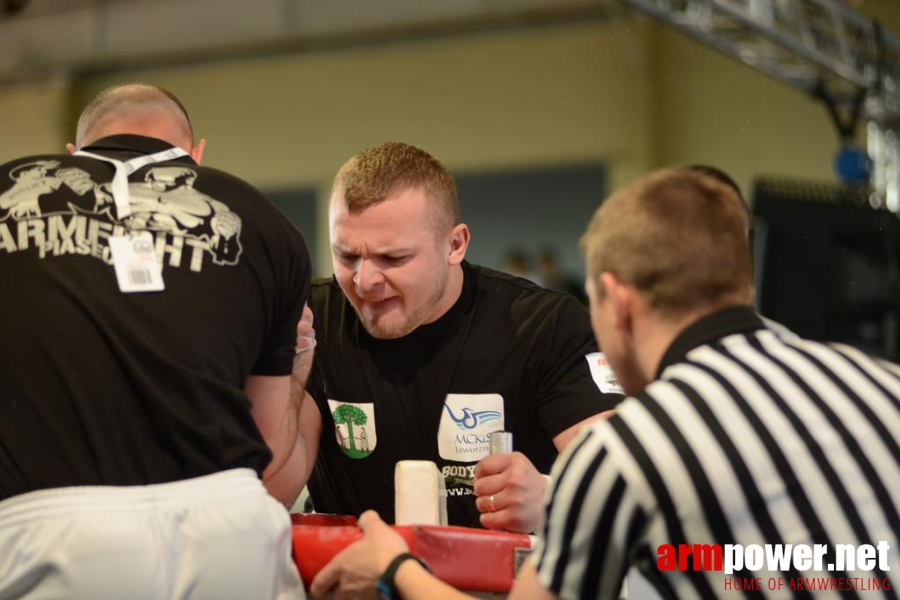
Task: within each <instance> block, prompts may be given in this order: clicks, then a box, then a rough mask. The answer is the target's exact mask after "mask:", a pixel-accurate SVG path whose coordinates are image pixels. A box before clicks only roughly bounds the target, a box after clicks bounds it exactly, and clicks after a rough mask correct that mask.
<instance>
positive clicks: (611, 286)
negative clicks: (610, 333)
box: [600, 271, 635, 331]
mask: <svg viewBox="0 0 900 600" xmlns="http://www.w3.org/2000/svg"><path fill="white" fill-rule="evenodd" d="M600 283H601V284H602V286H603V288H602V289H603V291H604V293H605V294H606V297H607V302H609V306H610V310H611V311H612V316H613V324H614V325H615V327H616V329H618V330H620V331H629V330H631V325H632V319H633V317H634V308H635V307H634V300H635V298H634V289H633V288H631V286H629V285H627V284H625V283H623V282H621V281H620V280H619V279H618V278H617V277H616V276H615V275H613V274H612V273H610V272H608V271H604V272H603V273H600Z"/></svg>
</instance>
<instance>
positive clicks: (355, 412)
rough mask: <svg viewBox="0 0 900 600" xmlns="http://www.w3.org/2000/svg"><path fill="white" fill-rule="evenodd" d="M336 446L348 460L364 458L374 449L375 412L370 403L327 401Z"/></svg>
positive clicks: (376, 439) (375, 439)
mask: <svg viewBox="0 0 900 600" xmlns="http://www.w3.org/2000/svg"><path fill="white" fill-rule="evenodd" d="M328 407H329V408H330V409H331V418H332V419H334V435H335V438H336V439H337V443H338V446H340V447H341V450H343V451H344V454H346V455H347V456H349V457H350V458H365V457H367V456H368V455H370V454H371V453H372V451H373V450H374V449H375V444H376V443H377V442H378V438H377V436H376V433H375V410H374V405H372V404H371V403H363V404H357V403H347V402H340V401H339V400H330V399H329V400H328Z"/></svg>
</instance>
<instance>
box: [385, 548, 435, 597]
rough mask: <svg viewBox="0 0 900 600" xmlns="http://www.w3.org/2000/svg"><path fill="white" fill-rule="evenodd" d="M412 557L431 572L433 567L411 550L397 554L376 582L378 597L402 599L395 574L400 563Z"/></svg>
mask: <svg viewBox="0 0 900 600" xmlns="http://www.w3.org/2000/svg"><path fill="white" fill-rule="evenodd" d="M410 559H412V560H414V561H416V562H417V563H419V564H420V565H422V568H423V569H425V570H426V571H428V572H429V573H431V569H430V568H428V565H427V564H426V563H425V561H424V560H422V559H421V558H419V557H417V556H413V555H412V554H410V553H409V552H404V553H403V554H399V555H397V556H396V557H394V560H392V561H391V564H389V565H388V567H387V569H385V570H384V573H382V574H381V577H379V578H378V581H376V582H375V591H376V592H378V597H379V598H381V600H400V595H399V594H398V593H397V586H396V584H395V583H394V576H395V575H396V574H397V569H399V568H400V565H402V564H403V563H404V562H406V561H407V560H410Z"/></svg>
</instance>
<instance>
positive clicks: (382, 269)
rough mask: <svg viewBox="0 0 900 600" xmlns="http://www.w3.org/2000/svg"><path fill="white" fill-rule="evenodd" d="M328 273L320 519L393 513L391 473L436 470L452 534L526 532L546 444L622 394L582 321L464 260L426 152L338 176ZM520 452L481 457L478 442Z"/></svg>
mask: <svg viewBox="0 0 900 600" xmlns="http://www.w3.org/2000/svg"><path fill="white" fill-rule="evenodd" d="M329 225H330V234H331V248H332V255H333V256H332V258H333V265H334V272H335V275H334V277H333V278H330V279H324V280H319V281H314V284H313V291H312V303H313V312H314V314H315V318H316V324H317V331H318V334H319V339H318V346H317V348H316V357H315V361H314V366H313V373H312V375H311V376H310V381H309V384H308V386H307V391H308V392H309V395H310V396H311V397H312V399H313V400H314V401H309V400H308V401H306V402H304V404H303V408H302V409H301V412H302V415H303V417H302V421H303V423H304V427H305V430H304V435H305V438H306V441H307V443H308V444H309V450H308V454H309V456H310V457H312V456H316V454H318V457H317V462H316V463H315V468H314V470H313V472H312V476H311V478H310V481H309V489H310V495H311V498H312V501H313V505H314V506H315V509H316V510H317V511H319V512H334V513H343V514H354V515H359V514H360V513H361V512H362V511H364V510H365V509H369V508H374V509H376V510H378V511H379V513H381V514H382V515H383V516H384V517H385V518H387V519H388V520H392V519H393V516H394V510H395V507H394V492H395V490H394V468H395V465H396V463H397V462H398V461H400V460H428V461H433V462H434V463H435V464H436V465H437V466H438V469H439V470H440V471H441V474H442V476H443V478H444V481H445V484H446V488H447V493H448V496H447V502H448V517H449V522H450V524H453V525H466V526H473V527H474V526H479V525H482V526H484V527H488V528H493V529H506V530H512V531H520V532H527V531H532V530H534V529H535V528H536V527H537V526H538V524H539V520H540V506H541V498H542V495H543V492H544V488H545V486H546V479H545V477H544V476H543V475H542V473H548V472H549V469H550V465H551V464H552V463H553V460H554V458H555V457H556V455H557V453H558V451H559V450H561V449H563V448H564V447H565V446H566V445H567V443H568V442H569V441H570V440H571V439H572V438H573V436H574V435H575V433H576V431H577V430H578V429H579V428H580V427H581V426H582V425H583V424H584V423H585V422H586V421H588V420H592V419H595V418H597V416H598V415H600V414H601V413H604V412H605V411H609V410H610V409H612V408H613V407H614V406H615V404H616V403H617V402H618V400H619V398H620V397H621V396H620V390H619V389H618V385H617V383H616V382H615V379H614V378H613V377H612V372H611V371H610V370H609V368H608V366H607V365H606V364H605V359H604V358H603V356H602V355H601V354H600V353H598V352H597V347H596V343H595V341H594V338H593V335H592V332H591V326H590V320H589V317H588V314H587V312H586V311H585V310H584V309H583V307H582V306H580V305H579V303H578V302H577V301H576V300H575V299H574V298H572V297H571V296H569V295H568V294H564V293H561V292H556V291H550V290H545V289H542V288H540V287H538V286H537V285H535V284H533V283H531V282H529V281H526V280H524V279H520V278H516V277H513V276H510V275H507V274H505V273H500V272H497V271H492V270H490V269H485V268H482V267H479V266H476V265H471V264H468V263H467V262H466V261H465V260H464V257H465V253H466V248H467V247H468V244H469V230H468V228H467V227H466V225H465V224H463V223H461V222H459V202H458V198H457V192H456V186H455V184H454V182H453V178H452V177H451V175H450V173H449V172H448V171H447V169H446V168H445V167H444V166H443V165H442V164H441V163H439V162H438V161H437V160H436V159H435V158H434V157H432V156H431V155H429V154H428V153H426V152H424V151H422V150H420V149H418V148H414V147H412V146H409V145H406V144H400V143H388V144H384V145H382V146H379V147H376V148H372V149H369V150H366V151H364V152H362V153H360V154H358V155H357V156H355V157H354V158H353V159H351V160H350V161H349V162H348V163H347V164H345V165H344V166H343V167H342V168H341V170H340V171H339V173H338V174H337V177H336V179H335V183H334V188H333V192H332V197H331V205H330V216H329ZM497 430H505V431H510V432H512V433H513V440H514V446H515V448H516V450H517V452H511V453H502V454H494V455H489V443H488V434H489V433H490V432H492V431H497Z"/></svg>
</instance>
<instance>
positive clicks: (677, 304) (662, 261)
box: [581, 170, 751, 316]
mask: <svg viewBox="0 0 900 600" xmlns="http://www.w3.org/2000/svg"><path fill="white" fill-rule="evenodd" d="M581 250H582V252H583V253H584V256H585V262H586V263H587V274H588V277H589V278H590V279H591V280H592V281H597V278H598V277H599V275H600V273H603V272H610V273H612V274H613V275H615V276H616V277H617V278H618V279H619V280H621V281H623V282H625V283H627V284H629V285H631V286H633V287H634V288H635V289H637V290H638V291H639V292H640V293H641V294H642V296H643V297H644V298H645V299H646V300H647V302H648V304H649V305H650V307H651V308H652V309H654V310H656V311H658V312H659V313H661V314H664V315H668V316H677V315H678V314H681V313H685V312H688V311H691V310H694V309H697V308H701V307H716V306H721V305H725V304H730V303H734V302H735V299H740V300H743V299H744V298H746V300H747V301H748V302H749V298H750V278H751V266H750V265H751V263H750V252H749V248H748V246H747V213H746V208H745V207H744V206H743V202H741V201H740V198H738V197H737V194H736V193H735V192H734V190H732V189H731V188H729V187H728V186H726V185H725V184H723V183H721V182H719V181H716V180H715V179H713V178H712V177H710V176H708V175H703V174H700V173H696V172H691V171H689V170H677V171H674V170H667V171H658V172H655V173H651V174H650V175H647V176H645V177H642V178H641V179H638V180H637V181H635V182H634V183H632V184H630V185H628V186H627V187H625V188H623V189H621V190H620V191H618V192H616V193H615V194H613V195H612V196H610V197H609V198H608V199H607V200H606V201H605V202H604V203H603V204H602V205H601V206H600V208H599V209H597V211H596V212H595V213H594V216H593V218H592V219H591V222H590V224H589V225H588V228H587V231H586V232H585V233H584V235H583V236H582V238H581ZM598 293H599V294H602V293H603V290H602V289H598Z"/></svg>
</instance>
